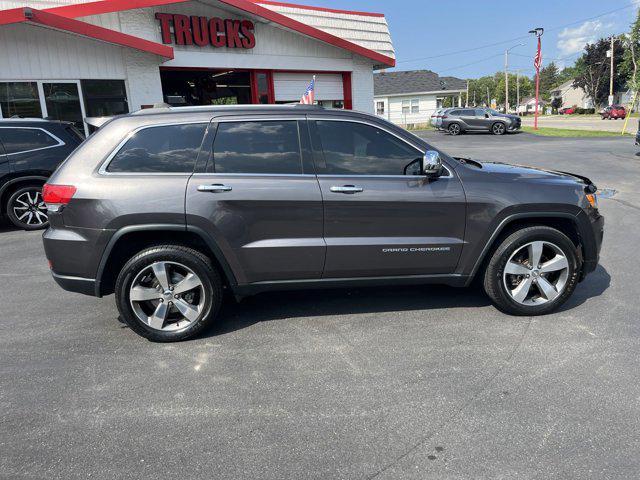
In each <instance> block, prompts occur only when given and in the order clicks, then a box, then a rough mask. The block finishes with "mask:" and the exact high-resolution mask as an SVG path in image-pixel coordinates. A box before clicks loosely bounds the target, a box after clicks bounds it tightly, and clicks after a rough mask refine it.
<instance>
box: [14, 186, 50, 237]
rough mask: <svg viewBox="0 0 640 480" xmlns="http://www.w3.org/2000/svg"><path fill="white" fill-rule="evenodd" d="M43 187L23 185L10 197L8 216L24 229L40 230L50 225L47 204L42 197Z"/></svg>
mask: <svg viewBox="0 0 640 480" xmlns="http://www.w3.org/2000/svg"><path fill="white" fill-rule="evenodd" d="M41 190H42V187H40V186H38V185H31V186H28V187H23V188H20V189H18V190H16V191H15V192H13V194H12V195H11V196H10V197H9V201H8V202H7V216H8V217H9V220H10V221H11V223H13V224H14V225H15V226H16V227H18V228H21V229H23V230H40V229H43V228H47V227H48V226H49V217H48V216H47V206H46V204H45V203H44V200H43V199H42V192H41Z"/></svg>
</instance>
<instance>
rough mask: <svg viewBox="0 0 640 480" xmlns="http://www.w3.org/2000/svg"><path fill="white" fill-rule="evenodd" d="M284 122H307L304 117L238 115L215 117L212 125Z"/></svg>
mask: <svg viewBox="0 0 640 480" xmlns="http://www.w3.org/2000/svg"><path fill="white" fill-rule="evenodd" d="M283 120H290V121H292V122H298V121H305V120H307V119H306V118H305V117H304V116H300V115H297V116H296V115H291V116H287V115H275V116H274V115H264V116H262V117H261V116H259V115H254V116H249V115H238V116H231V115H224V116H221V117H213V118H212V119H211V122H212V123H227V122H279V121H283Z"/></svg>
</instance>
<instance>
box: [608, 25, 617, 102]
mask: <svg viewBox="0 0 640 480" xmlns="http://www.w3.org/2000/svg"><path fill="white" fill-rule="evenodd" d="M615 41H616V37H614V36H613V35H611V50H610V54H611V55H610V57H611V72H610V76H609V105H613V42H615Z"/></svg>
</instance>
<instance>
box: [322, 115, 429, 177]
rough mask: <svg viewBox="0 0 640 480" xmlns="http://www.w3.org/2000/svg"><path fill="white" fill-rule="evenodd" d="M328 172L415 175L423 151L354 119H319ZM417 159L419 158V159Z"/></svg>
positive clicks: (340, 173) (418, 168) (325, 172)
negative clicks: (347, 120) (349, 120)
mask: <svg viewBox="0 0 640 480" xmlns="http://www.w3.org/2000/svg"><path fill="white" fill-rule="evenodd" d="M316 128H317V131H316V133H317V136H316V138H317V140H318V142H319V143H320V144H321V146H322V150H323V151H324V160H325V163H326V166H325V168H324V169H320V170H321V171H320V172H319V173H323V174H328V175H405V170H406V174H407V175H416V174H419V173H420V161H419V159H421V158H422V156H423V153H422V152H420V151H419V150H417V149H416V148H413V147H412V146H410V145H408V144H407V143H405V142H404V141H402V140H400V139H399V138H397V137H395V136H394V135H391V134H389V133H387V132H385V131H384V130H381V129H379V128H376V127H373V126H371V125H365V124H363V123H355V122H341V121H332V120H318V121H316ZM416 160H418V161H416Z"/></svg>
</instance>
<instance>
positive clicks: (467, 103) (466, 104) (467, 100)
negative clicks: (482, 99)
mask: <svg viewBox="0 0 640 480" xmlns="http://www.w3.org/2000/svg"><path fill="white" fill-rule="evenodd" d="M464 103H465V105H464V106H465V107H469V80H467V99H466V101H465V102H464Z"/></svg>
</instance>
